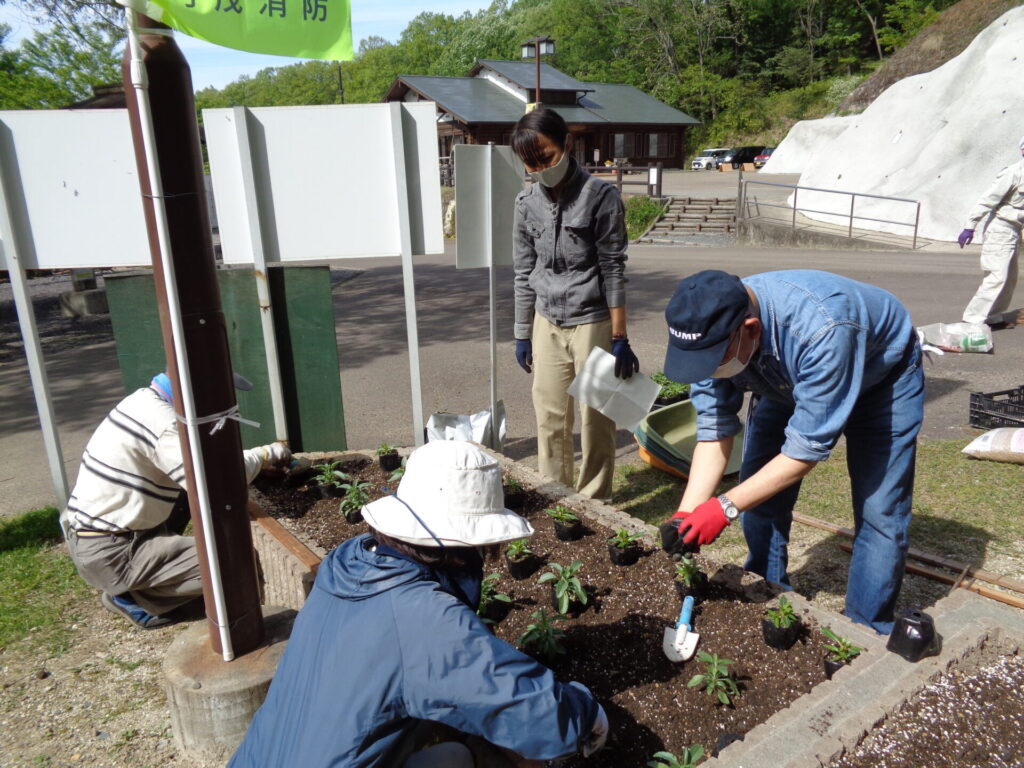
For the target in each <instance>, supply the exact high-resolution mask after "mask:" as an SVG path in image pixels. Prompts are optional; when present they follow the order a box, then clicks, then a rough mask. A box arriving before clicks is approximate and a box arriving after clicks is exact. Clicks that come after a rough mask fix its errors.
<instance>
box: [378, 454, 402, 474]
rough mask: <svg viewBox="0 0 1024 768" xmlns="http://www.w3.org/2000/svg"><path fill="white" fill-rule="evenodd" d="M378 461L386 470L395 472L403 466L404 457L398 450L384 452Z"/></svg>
mask: <svg viewBox="0 0 1024 768" xmlns="http://www.w3.org/2000/svg"><path fill="white" fill-rule="evenodd" d="M377 463H378V464H380V468H381V469H383V470H384V471H385V472H394V471H395V470H396V469H398V468H399V467H400V466H402V457H401V456H399V455H398V451H392V452H391V453H382V454H380V455H379V456H378V457H377Z"/></svg>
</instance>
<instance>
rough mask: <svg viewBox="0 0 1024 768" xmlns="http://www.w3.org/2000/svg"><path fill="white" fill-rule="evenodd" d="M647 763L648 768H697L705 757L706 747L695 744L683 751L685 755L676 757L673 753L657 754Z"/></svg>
mask: <svg viewBox="0 0 1024 768" xmlns="http://www.w3.org/2000/svg"><path fill="white" fill-rule="evenodd" d="M652 757H654V758H655V759H654V760H650V761H648V763H647V768H696V765H697V762H698V761H699V760H700V759H701V758H702V757H704V747H702V746H701V745H700V744H694V745H693V746H692V747H688V748H686V749H684V750H683V754H681V755H680V756H679V757H676V756H675V755H673V754H672V753H671V752H655V753H654V754H653V755H652Z"/></svg>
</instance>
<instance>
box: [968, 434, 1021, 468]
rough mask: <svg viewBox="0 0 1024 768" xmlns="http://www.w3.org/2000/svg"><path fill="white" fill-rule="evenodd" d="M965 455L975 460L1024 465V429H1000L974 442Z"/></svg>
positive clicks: (975, 439) (977, 438) (970, 444)
mask: <svg viewBox="0 0 1024 768" xmlns="http://www.w3.org/2000/svg"><path fill="white" fill-rule="evenodd" d="M963 453H966V454H967V455H968V456H971V457H973V458H975V459H987V460H988V461H1005V462H1009V463H1010V464H1024V428H1020V427H1000V428H999V429H992V430H989V431H988V432H986V433H985V434H984V435H982V436H981V437H976V438H974V440H972V441H971V442H970V443H969V444H968V445H967V447H966V448H964V449H963Z"/></svg>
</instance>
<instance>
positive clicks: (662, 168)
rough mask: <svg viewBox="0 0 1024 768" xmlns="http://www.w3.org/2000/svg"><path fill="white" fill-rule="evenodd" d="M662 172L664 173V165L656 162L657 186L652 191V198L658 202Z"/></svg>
mask: <svg viewBox="0 0 1024 768" xmlns="http://www.w3.org/2000/svg"><path fill="white" fill-rule="evenodd" d="M663 172H664V163H662V162H661V161H660V160H659V161H658V185H657V187H656V188H655V191H654V196H655V197H656V198H658V199H659V200H660V199H661V177H662V176H663V175H664V174H663Z"/></svg>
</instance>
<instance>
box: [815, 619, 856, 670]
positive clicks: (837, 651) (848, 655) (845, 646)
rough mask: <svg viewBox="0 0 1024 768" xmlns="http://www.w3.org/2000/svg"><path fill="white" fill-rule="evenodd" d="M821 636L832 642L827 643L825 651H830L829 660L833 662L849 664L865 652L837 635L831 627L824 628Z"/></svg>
mask: <svg viewBox="0 0 1024 768" xmlns="http://www.w3.org/2000/svg"><path fill="white" fill-rule="evenodd" d="M821 634H823V635H824V636H825V637H826V638H827V639H828V640H829V641H830V642H828V643H825V650H826V651H828V658H829V660H831V661H839V662H842V663H843V664H849V663H850V662H851V661H853V660H854V659H855V658H857V657H858V656H860V655H861V653H863V651H864V649H863V648H861V647H860V646H859V645H854V644H853V643H852V642H850V641H849V640H848V639H847V638H845V637H840V636H839V635H837V634H836V633H835V632H833V631H832V628H831V627H822V628H821Z"/></svg>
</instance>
